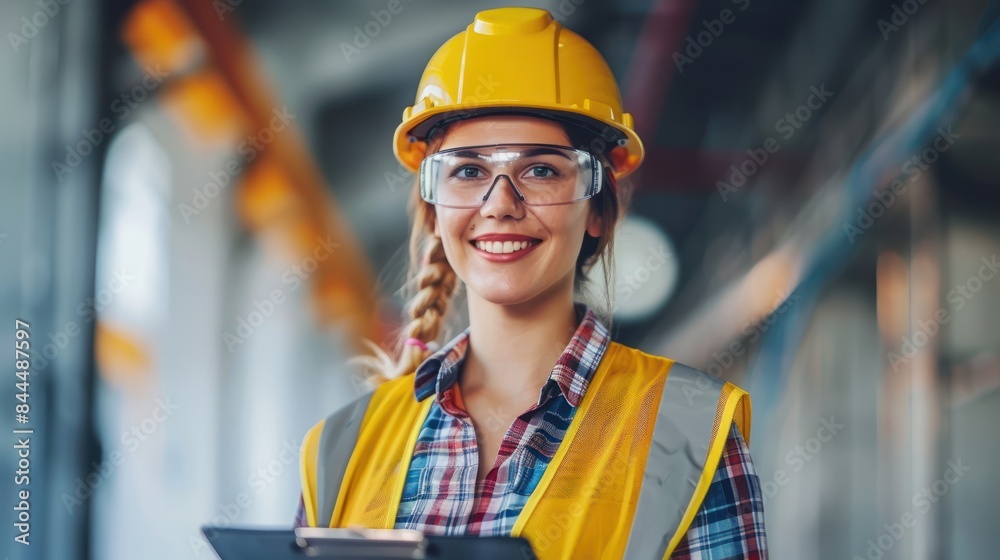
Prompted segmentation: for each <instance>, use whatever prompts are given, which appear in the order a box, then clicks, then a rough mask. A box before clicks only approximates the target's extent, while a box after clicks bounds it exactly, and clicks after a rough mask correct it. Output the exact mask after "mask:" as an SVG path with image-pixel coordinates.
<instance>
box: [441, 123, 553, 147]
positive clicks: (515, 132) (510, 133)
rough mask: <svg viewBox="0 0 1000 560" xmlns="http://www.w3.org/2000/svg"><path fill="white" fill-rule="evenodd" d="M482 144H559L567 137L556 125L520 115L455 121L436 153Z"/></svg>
mask: <svg viewBox="0 0 1000 560" xmlns="http://www.w3.org/2000/svg"><path fill="white" fill-rule="evenodd" d="M483 144H558V145H563V146H569V137H567V136H566V132H565V131H564V130H563V128H562V127H561V126H559V124H558V123H556V122H553V121H550V120H548V119H543V118H536V117H528V116H521V115H489V116H482V117H476V118H473V119H468V120H464V121H458V122H456V123H454V124H452V125H451V126H449V127H448V129H447V131H446V132H445V135H444V137H443V138H442V141H441V146H440V147H439V148H438V149H439V150H447V149H448V148H457V147H459V146H478V145H483Z"/></svg>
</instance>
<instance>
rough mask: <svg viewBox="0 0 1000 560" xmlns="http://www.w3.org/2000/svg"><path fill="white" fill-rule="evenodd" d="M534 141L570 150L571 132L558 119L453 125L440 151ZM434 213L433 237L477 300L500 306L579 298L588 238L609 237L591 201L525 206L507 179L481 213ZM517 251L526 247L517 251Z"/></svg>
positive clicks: (492, 119) (491, 119) (504, 118)
mask: <svg viewBox="0 0 1000 560" xmlns="http://www.w3.org/2000/svg"><path fill="white" fill-rule="evenodd" d="M527 143H532V144H555V145H559V146H567V147H570V146H571V144H570V141H569V138H568V137H567V136H566V132H565V131H564V130H563V128H562V127H561V126H559V125H558V124H557V123H555V122H553V121H549V120H546V119H541V118H533V117H527V116H513V115H494V116H484V117H478V118H474V119H469V120H465V121H460V122H457V123H454V124H452V125H451V126H449V127H448V130H447V131H446V132H445V134H444V137H443V138H442V139H441V145H440V146H438V147H437V150H439V151H440V150H447V149H450V148H457V147H461V146H480V145H484V144H527ZM435 213H436V219H435V220H434V235H435V236H438V237H441V239H442V244H443V246H444V251H445V255H446V256H447V258H448V262H449V263H450V264H451V266H452V268H453V269H454V270H455V273H456V274H457V275H458V277H459V278H460V279H461V280H462V281H463V282H464V283H465V285H466V286H467V287H468V289H469V295H470V297H475V296H478V297H481V298H483V299H484V300H487V301H489V302H492V303H495V304H498V305H514V304H519V303H523V302H527V301H530V300H532V299H534V298H536V297H539V296H543V295H546V294H552V293H554V292H555V291H558V290H569V291H570V292H572V290H573V274H574V266H575V264H576V260H577V257H578V256H579V254H580V246H581V243H582V242H583V238H584V233H585V232H586V233H589V234H590V235H591V236H593V237H599V236H600V235H601V232H602V220H601V217H600V216H599V215H598V214H597V212H596V211H594V210H593V205H592V201H591V200H582V201H579V202H575V203H572V204H562V205H558V206H526V205H525V204H523V203H522V202H521V201H520V200H519V199H518V197H517V195H516V193H515V192H514V190H513V188H512V187H511V184H510V183H509V182H508V181H506V180H505V179H500V180H499V181H498V182H497V184H496V187H495V188H494V189H493V190H492V192H491V193H490V195H489V197H488V198H487V200H486V202H485V203H484V204H483V205H482V206H481V207H479V208H446V207H441V206H438V207H435ZM519 241H520V242H519ZM526 241H527V243H525V242H526ZM526 245H527V246H526ZM518 246H520V247H522V248H521V249H520V250H516V251H515V250H514V249H515V248H516V247H518ZM525 246H526V247H525Z"/></svg>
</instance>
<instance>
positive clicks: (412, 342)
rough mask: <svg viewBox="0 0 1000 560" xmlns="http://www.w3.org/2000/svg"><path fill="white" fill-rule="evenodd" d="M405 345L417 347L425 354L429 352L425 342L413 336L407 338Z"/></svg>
mask: <svg viewBox="0 0 1000 560" xmlns="http://www.w3.org/2000/svg"><path fill="white" fill-rule="evenodd" d="M403 344H404V345H405V346H416V347H418V348H420V349H421V350H423V351H425V352H426V351H427V345H426V344H424V341H422V340H420V339H419V338H413V337H412V336H411V337H410V338H407V339H406V342H404V343H403Z"/></svg>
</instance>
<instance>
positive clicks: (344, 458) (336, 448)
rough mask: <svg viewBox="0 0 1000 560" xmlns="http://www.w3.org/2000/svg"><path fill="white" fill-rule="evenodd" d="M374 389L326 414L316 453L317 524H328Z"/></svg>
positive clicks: (326, 525) (327, 525)
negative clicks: (328, 414)
mask: <svg viewBox="0 0 1000 560" xmlns="http://www.w3.org/2000/svg"><path fill="white" fill-rule="evenodd" d="M373 394H374V391H369V392H368V393H365V394H364V395H361V396H360V397H358V398H357V399H355V400H354V402H352V403H349V404H348V405H346V406H344V407H343V408H341V409H340V410H338V411H337V412H334V413H333V414H331V415H330V416H328V417H327V418H326V422H324V423H323V432H322V435H321V436H320V440H319V453H318V454H317V456H316V462H317V466H316V494H317V497H316V525H317V526H318V527H329V526H330V520H331V519H332V518H333V510H334V508H336V507H337V497H338V496H339V495H340V483H341V481H343V480H344V473H345V472H347V463H348V462H349V461H350V460H351V453H353V452H354V445H355V443H357V441H358V434H359V433H360V432H361V420H362V419H363V418H364V417H365V411H366V410H368V403H369V402H370V401H371V400H372V395H373Z"/></svg>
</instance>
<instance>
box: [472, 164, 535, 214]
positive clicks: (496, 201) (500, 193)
mask: <svg viewBox="0 0 1000 560" xmlns="http://www.w3.org/2000/svg"><path fill="white" fill-rule="evenodd" d="M505 184H506V186H507V188H505ZM483 198H484V199H485V200H484V202H483V205H482V206H481V207H480V208H479V213H480V215H482V216H483V217H484V218H497V219H500V220H502V219H503V218H504V217H506V216H510V217H512V218H514V219H521V218H523V217H524V212H525V208H524V204H523V202H522V201H523V200H524V199H523V197H522V195H521V193H520V192H519V191H518V190H517V187H516V186H514V182H513V181H512V180H511V178H510V177H508V176H507V175H498V176H497V178H496V180H495V181H493V185H492V186H491V187H490V190H488V191H486V195H485V196H484V197H483Z"/></svg>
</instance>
